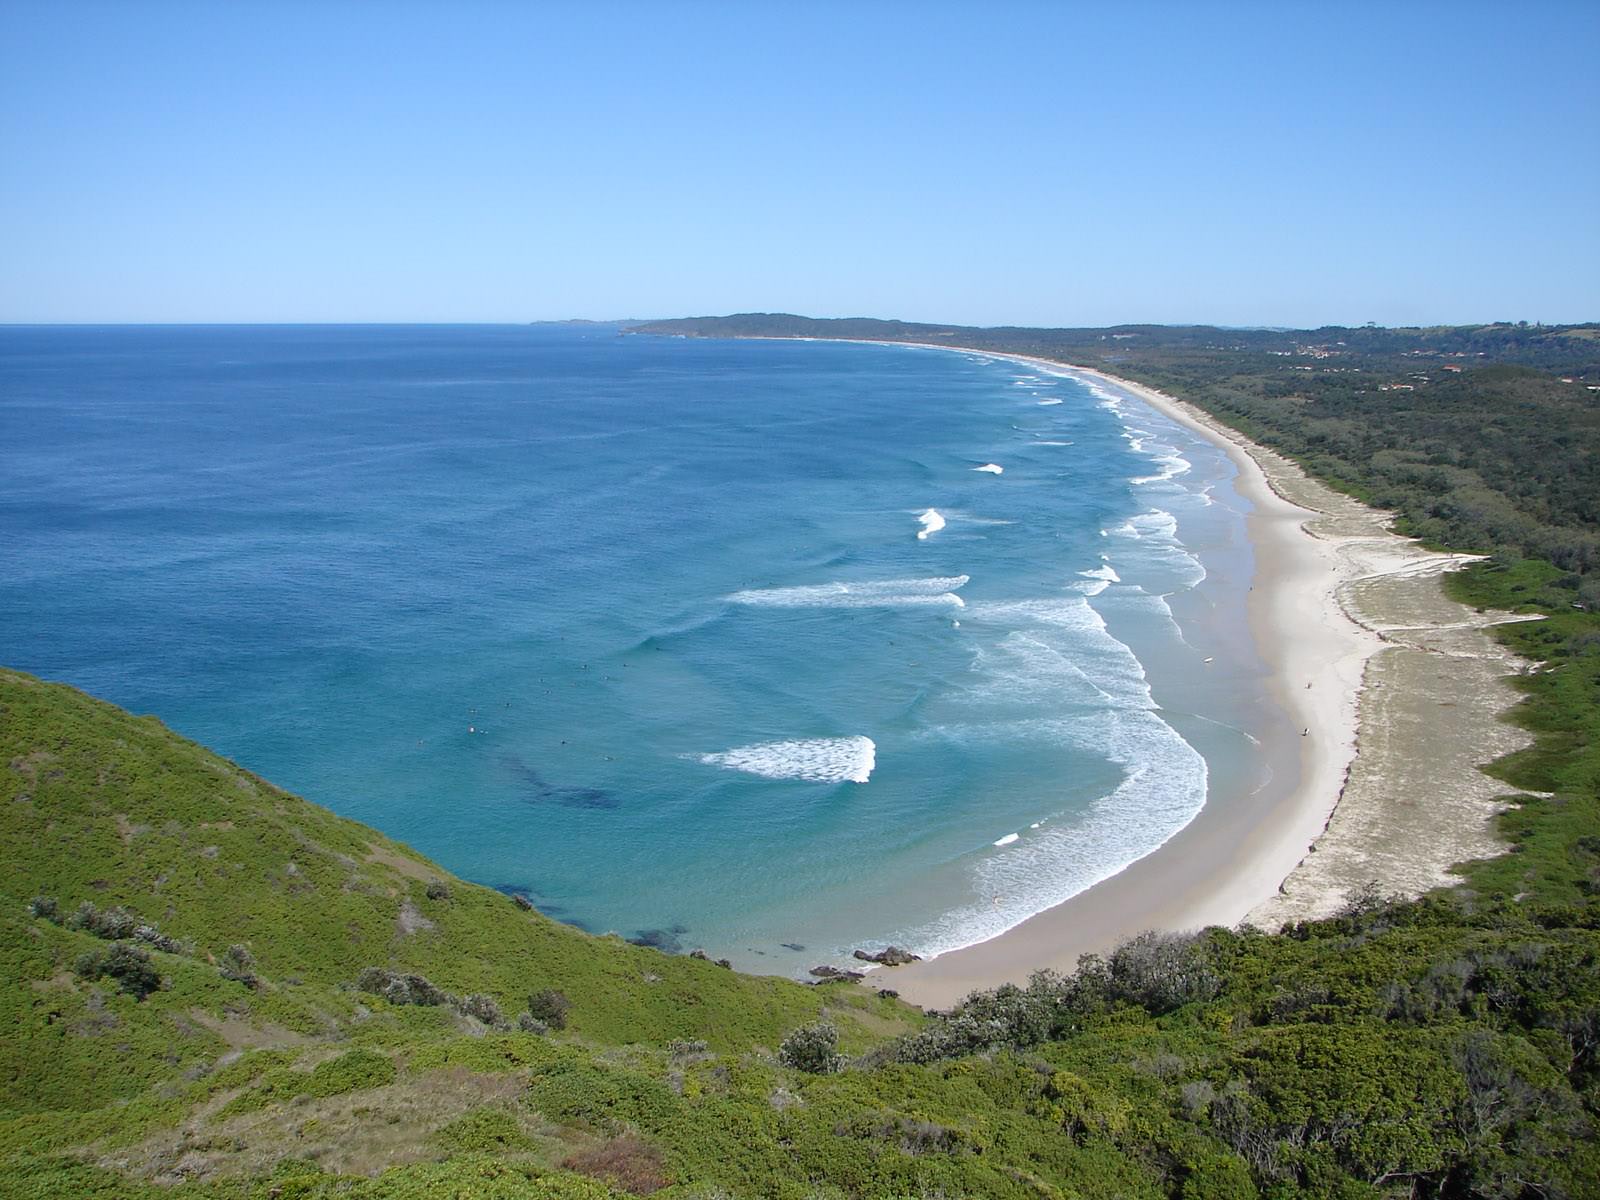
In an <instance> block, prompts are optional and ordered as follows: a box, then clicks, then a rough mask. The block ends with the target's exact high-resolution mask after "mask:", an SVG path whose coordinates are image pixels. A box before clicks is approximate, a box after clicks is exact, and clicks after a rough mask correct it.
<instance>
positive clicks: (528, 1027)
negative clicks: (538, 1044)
mask: <svg viewBox="0 0 1600 1200" xmlns="http://www.w3.org/2000/svg"><path fill="white" fill-rule="evenodd" d="M517 1028H518V1029H519V1030H521V1031H522V1032H523V1033H535V1034H538V1035H539V1036H540V1037H543V1036H544V1035H545V1034H547V1033H549V1032H550V1026H549V1025H548V1024H546V1023H545V1022H544V1021H541V1020H539V1018H538V1017H536V1016H534V1015H533V1014H532V1013H531V1012H525V1013H519V1014H518V1015H517Z"/></svg>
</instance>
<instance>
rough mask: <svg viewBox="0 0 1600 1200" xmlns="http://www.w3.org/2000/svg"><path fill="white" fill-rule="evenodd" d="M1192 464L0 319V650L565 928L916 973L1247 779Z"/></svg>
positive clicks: (909, 381) (706, 376)
mask: <svg viewBox="0 0 1600 1200" xmlns="http://www.w3.org/2000/svg"><path fill="white" fill-rule="evenodd" d="M986 468H987V469H986ZM994 468H999V469H998V470H995V469H994ZM1233 476H1234V470H1233V467H1232V466H1231V464H1230V463H1229V461H1228V459H1227V458H1226V456H1225V455H1224V454H1223V453H1222V452H1221V451H1220V450H1218V449H1217V448H1215V447H1213V446H1211V445H1210V444H1208V443H1205V442H1203V441H1201V440H1199V439H1198V438H1196V437H1194V436H1193V435H1191V434H1189V433H1187V432H1186V431H1184V430H1182V429H1180V428H1179V427H1177V426H1175V425H1174V424H1173V423H1171V422H1170V421H1167V420H1166V419H1165V418H1162V417H1160V416H1159V415H1158V414H1156V413H1154V412H1152V411H1151V410H1149V409H1148V408H1146V407H1145V406H1143V405H1142V404H1140V403H1139V402H1138V401H1136V400H1133V399H1130V398H1127V397H1123V396H1121V395H1120V394H1119V393H1118V392H1117V391H1116V390H1115V389H1108V388H1104V387H1098V386H1089V385H1086V384H1084V383H1081V382H1078V381H1075V380H1074V379H1071V378H1069V377H1067V376H1066V375H1065V374H1063V373H1059V372H1050V371H1045V370H1041V369H1037V368H1034V367H1030V366H1027V365H1024V364H1019V363H1015V362H1011V361H1004V360H997V359H993V358H988V357H985V356H982V355H977V354H967V353H953V352H943V351H936V350H921V349H916V348H908V347H883V346H869V345H849V344H835V343H804V342H736V341H699V340H687V339H658V338H645V337H637V336H621V335H620V334H619V331H618V330H617V329H616V328H614V327H606V326H536V327H510V326H506V327H398V326H397V327H382V326H379V327H301V328H297V327H260V328H253V327H240V328H227V327H196V328H106V329H93V328H36V329H28V328H11V329H5V330H0V540H3V545H4V551H3V553H4V560H5V570H4V572H3V578H0V660H3V661H4V662H6V663H8V664H10V665H15V666H17V667H20V668H22V669H24V670H28V671H32V672H35V673H37V674H40V675H44V676H46V677H49V678H53V679H61V680H65V681H68V682H71V683H73V684H76V685H78V686H81V687H83V688H85V689H87V690H89V691H91V692H93V693H95V694H97V695H100V696H104V697H106V698H107V699H110V700H112V701H115V702H116V703H118V704H122V705H125V706H127V707H129V708H132V709H134V710H135V711H139V712H152V713H155V714H157V715H158V716H160V717H161V718H162V719H163V720H165V721H166V722H167V723H168V724H170V725H171V726H172V727H174V728H175V729H177V730H179V731H181V732H182V733H184V734H186V735H188V736H190V737H193V738H196V739H198V740H199V741H201V742H204V743H205V744H207V745H209V746H211V747H213V748H215V749H217V750H218V751H220V752H221V753H223V754H226V755H228V756H229V757H231V758H234V759H236V760H237V761H239V762H240V763H242V764H244V765H246V766H248V767H249V768H251V769H252V770H254V771H257V772H258V773H260V774H262V775H264V776H266V777H267V778H270V779H272V780H273V781H274V782H277V783H279V784H281V785H283V786H285V787H288V788H290V789H292V790H294V791H297V792H299V793H301V794H303V795H305V796H307V797H309V798H311V799H313V800H316V801H318V802H320V803H322V804H325V805H327V806H328V807H330V808H332V809H334V810H335V811H337V812H340V813H342V814H345V815H347V816H351V817H354V818H357V819H358V820H361V821H365V822H368V823H369V824H372V825H374V826H376V827H378V828H380V829H382V830H383V831H384V832H386V833H389V834H391V835H393V836H395V837H398V838H401V839H402V840H404V841H406V842H408V843H410V844H411V845H413V846H415V847H416V848H417V849H419V850H421V851H422V852H424V853H426V854H428V855H429V856H431V857H433V858H435V859H437V860H438V861H440V862H441V863H443V864H444V865H445V866H447V867H449V868H450V869H451V870H453V871H456V872H458V873H459V874H461V875H463V876H466V877H467V878H470V879H474V880H478V881H481V882H484V883H487V884H490V885H493V886H497V887H502V888H506V889H508V890H517V891H522V892H525V893H526V894H527V895H529V896H530V897H531V898H532V899H533V900H534V902H535V903H536V904H538V905H539V906H540V907H541V908H542V909H544V910H545V911H547V912H549V913H551V914H552V915H554V916H557V917H560V918H561V919H563V920H568V921H572V922H574V923H577V924H580V925H581V926H583V927H584V928H587V929H591V930H594V931H597V932H599V931H610V930H615V931H617V932H620V933H622V934H624V935H625V936H629V937H635V938H643V939H646V940H650V941H654V942H656V943H658V944H662V945H664V946H667V947H669V948H688V947H691V946H703V947H705V948H706V949H708V950H709V951H711V952H712V953H713V954H714V955H717V956H720V955H727V956H729V957H731V958H733V959H734V960H735V961H736V962H738V963H739V964H740V965H742V966H746V967H751V968H756V969H765V970H771V971H781V972H787V973H795V972H799V971H803V970H804V969H805V968H806V967H809V966H810V965H813V964H814V963H817V962H820V961H825V960H827V959H830V958H838V957H840V956H843V955H847V954H848V952H849V950H850V949H851V948H852V947H854V946H857V945H881V944H883V943H884V942H887V941H894V942H897V943H899V944H902V945H910V946H912V947H913V948H915V949H918V950H920V951H922V952H924V953H929V952H937V951H941V950H948V949H951V948H954V947H957V946H960V945H965V944H970V943H971V942H974V941H978V940H981V939H983V938H985V937H989V936H992V935H994V934H995V933H998V932H1000V931H1001V930H1003V929H1005V928H1008V927H1010V926H1011V925H1014V924H1016V923H1017V922H1019V921H1021V920H1023V919H1025V918H1026V917H1027V916H1029V915H1032V914H1033V913H1035V912H1038V911H1040V910H1042V909H1043V908H1045V907H1048V906H1050V905H1052V904H1054V903H1058V902H1059V901H1061V900H1063V899H1066V898H1067V897H1069V896H1071V895H1073V894H1075V893H1076V892H1078V891H1080V890H1082V889H1083V888H1084V887H1086V886H1088V885H1089V884H1091V883H1093V882H1094V881H1096V880H1097V879H1100V878H1103V877H1105V876H1106V875H1108V874H1110V873H1113V872H1114V871H1116V870H1117V869H1120V867H1122V866H1124V865H1126V864H1127V863H1128V862H1129V861H1132V860H1133V859H1134V858H1137V857H1139V856H1141V855H1142V854H1144V853H1147V852H1148V851H1149V850H1151V849H1153V848H1154V847H1156V846H1158V845H1159V844H1160V843H1161V842H1162V841H1164V840H1165V839H1166V838H1168V837H1170V836H1171V834H1172V833H1174V832H1176V830H1177V829H1179V828H1181V827H1182V825H1183V824H1184V823H1185V822H1186V821H1188V820H1189V819H1191V818H1192V817H1193V815H1194V814H1195V813H1196V812H1197V811H1198V810H1199V808H1200V806H1201V805H1202V804H1203V803H1205V802H1206V796H1207V790H1208V787H1209V788H1210V790H1211V793H1212V795H1213V797H1214V799H1213V802H1219V801H1217V800H1216V799H1215V798H1216V797H1220V796H1225V795H1231V794H1235V793H1237V792H1238V791H1240V790H1241V789H1248V788H1250V787H1253V786H1255V785H1256V784H1258V783H1259V782H1260V780H1261V777H1262V774H1263V772H1264V770H1265V768H1264V766H1263V764H1262V757H1261V755H1260V754H1259V752H1258V748H1257V747H1258V741H1259V740H1261V739H1264V738H1268V737H1271V736H1273V732H1274V730H1275V729H1277V725H1276V724H1275V723H1281V717H1280V716H1279V715H1278V714H1276V712H1275V711H1274V710H1273V709H1272V708H1271V706H1270V705H1268V704H1267V703H1266V702H1265V701H1264V700H1263V698H1262V692H1263V680H1264V677H1265V676H1264V671H1263V669H1262V667H1261V664H1260V663H1259V661H1258V660H1257V658H1256V656H1255V652H1254V650H1253V648H1252V646H1251V643H1250V640H1249V638H1248V636H1247V633H1246V631H1245V629H1244V627H1243V609H1244V599H1243V597H1244V592H1245V590H1246V589H1247V588H1248V587H1249V586H1250V583H1251V579H1252V570H1253V567H1252V559H1251V553H1250V547H1249V544H1248V543H1247V541H1246V540H1245V537H1244V514H1245V512H1246V511H1247V505H1246V504H1245V503H1244V502H1243V501H1242V500H1241V499H1240V497H1239V496H1238V495H1237V493H1236V492H1235V491H1234V488H1233ZM1280 732H1281V731H1280ZM796 947H800V948H796Z"/></svg>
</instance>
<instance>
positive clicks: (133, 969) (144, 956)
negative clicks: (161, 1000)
mask: <svg viewBox="0 0 1600 1200" xmlns="http://www.w3.org/2000/svg"><path fill="white" fill-rule="evenodd" d="M76 970H77V973H78V975H79V976H80V977H81V978H83V979H87V980H90V981H93V980H96V979H102V978H110V979H114V980H116V981H117V985H118V986H119V987H120V988H121V989H122V990H123V991H125V992H127V993H128V994H129V995H130V996H133V997H134V998H135V999H138V1000H143V999H144V998H145V997H146V996H148V995H149V994H150V993H151V992H155V991H159V990H160V989H161V972H159V971H157V970H156V968H155V965H154V964H153V963H152V962H151V961H150V952H149V951H148V950H142V949H140V948H139V947H138V946H129V945H126V944H124V943H120V942H119V943H118V944H117V945H115V946H111V947H110V948H108V949H105V950H90V951H89V952H88V953H86V954H83V955H81V956H80V957H79V958H78V962H77V967H76Z"/></svg>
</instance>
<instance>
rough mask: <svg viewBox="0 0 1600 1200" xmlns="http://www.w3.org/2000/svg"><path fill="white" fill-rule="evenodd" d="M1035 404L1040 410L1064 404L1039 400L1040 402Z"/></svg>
mask: <svg viewBox="0 0 1600 1200" xmlns="http://www.w3.org/2000/svg"><path fill="white" fill-rule="evenodd" d="M1035 403H1037V404H1038V405H1039V407H1040V408H1049V407H1050V406H1051V405H1052V404H1061V403H1063V401H1060V400H1038V401H1035Z"/></svg>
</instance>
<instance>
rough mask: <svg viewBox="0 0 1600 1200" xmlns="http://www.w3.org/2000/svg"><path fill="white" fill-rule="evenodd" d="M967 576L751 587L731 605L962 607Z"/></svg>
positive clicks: (968, 577) (766, 606) (734, 595)
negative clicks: (958, 593)
mask: <svg viewBox="0 0 1600 1200" xmlns="http://www.w3.org/2000/svg"><path fill="white" fill-rule="evenodd" d="M970 578H971V577H970V576H967V575H935V576H932V577H931V578H927V579H877V580H867V581H864V582H860V583H818V584H813V585H810V586H807V587H785V588H751V589H747V590H745V591H742V592H734V593H733V594H732V595H731V596H729V597H727V599H728V600H729V601H730V602H731V603H734V604H748V605H751V606H752V607H757V608H914V607H917V606H919V605H938V606H942V607H947V608H961V607H963V606H964V604H965V601H963V600H962V599H961V597H960V596H958V595H956V592H958V591H959V590H960V589H962V588H963V587H965V586H966V585H967V582H968V580H969V579H970Z"/></svg>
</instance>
